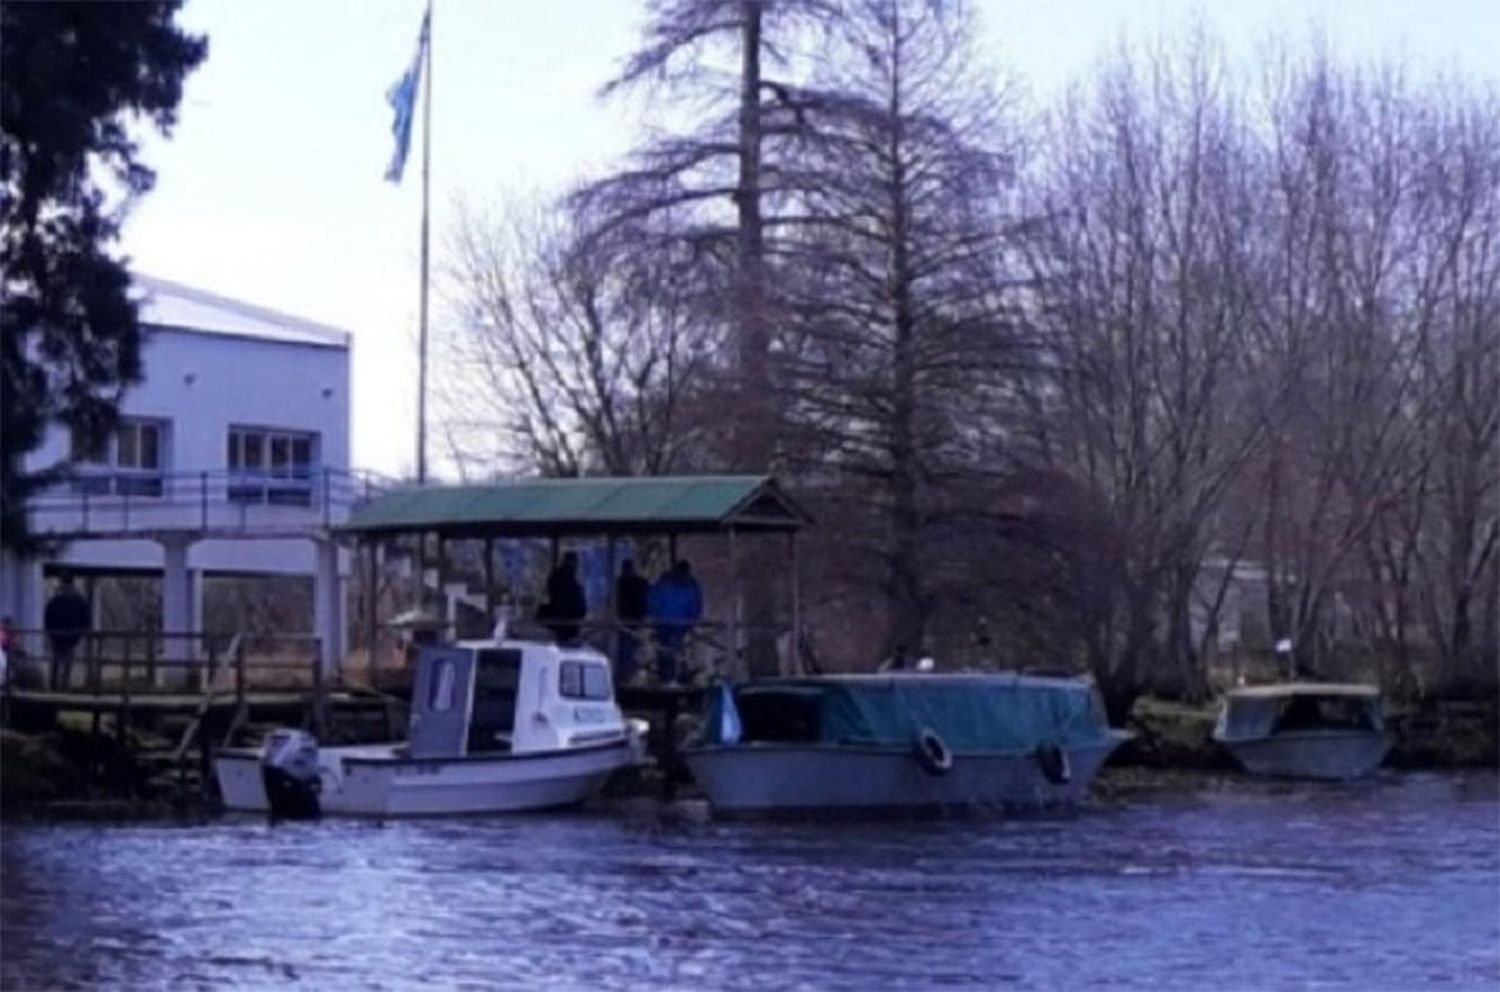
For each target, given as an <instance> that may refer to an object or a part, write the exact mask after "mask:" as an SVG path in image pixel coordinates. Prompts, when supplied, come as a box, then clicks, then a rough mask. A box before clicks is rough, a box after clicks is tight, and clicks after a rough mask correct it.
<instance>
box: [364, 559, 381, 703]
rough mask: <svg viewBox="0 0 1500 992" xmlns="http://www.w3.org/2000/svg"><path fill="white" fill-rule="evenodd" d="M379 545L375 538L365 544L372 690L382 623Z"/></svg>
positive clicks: (368, 650) (368, 663)
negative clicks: (379, 614)
mask: <svg viewBox="0 0 1500 992" xmlns="http://www.w3.org/2000/svg"><path fill="white" fill-rule="evenodd" d="M378 551H379V548H378V545H377V544H376V541H375V539H374V538H371V539H370V540H367V541H366V542H365V552H366V555H365V607H366V609H367V610H368V611H369V617H368V626H369V635H370V640H369V642H368V645H367V654H366V657H365V661H366V663H367V665H366V667H368V668H369V672H370V676H369V677H370V688H371V689H373V688H375V666H376V650H377V648H378V647H379V644H378V642H379V640H380V622H379V619H378V618H377V616H376V614H377V613H378V612H379V611H380V561H379V557H378Z"/></svg>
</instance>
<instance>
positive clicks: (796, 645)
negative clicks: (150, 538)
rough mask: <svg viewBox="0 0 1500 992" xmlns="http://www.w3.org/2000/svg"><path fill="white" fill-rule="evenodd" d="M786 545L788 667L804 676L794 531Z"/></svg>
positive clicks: (799, 590) (798, 571)
mask: <svg viewBox="0 0 1500 992" xmlns="http://www.w3.org/2000/svg"><path fill="white" fill-rule="evenodd" d="M787 544H788V546H789V551H790V553H791V559H792V561H791V567H792V651H791V655H792V656H791V666H790V667H791V670H792V674H793V675H802V674H805V673H804V672H803V671H802V575H801V570H800V569H799V567H798V564H799V563H798V558H797V532H796V531H792V532H791V534H790V535H788V537H787Z"/></svg>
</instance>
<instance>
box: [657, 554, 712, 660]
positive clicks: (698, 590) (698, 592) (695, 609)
mask: <svg viewBox="0 0 1500 992" xmlns="http://www.w3.org/2000/svg"><path fill="white" fill-rule="evenodd" d="M649 598H650V603H649V605H650V609H651V618H652V619H653V620H654V621H655V622H656V661H657V672H658V674H659V675H660V677H661V680H662V682H663V683H664V684H667V685H672V684H675V683H676V682H677V678H678V675H679V662H680V660H681V654H682V645H683V642H684V641H686V640H687V636H688V634H689V633H691V632H692V629H693V627H694V626H695V625H696V624H697V623H698V621H699V620H700V619H702V617H703V588H702V587H701V586H699V585H698V580H697V579H696V578H694V576H693V570H692V567H691V566H690V565H689V564H688V563H687V561H686V560H679V561H678V562H677V563H676V564H675V565H673V566H672V570H671V571H670V572H668V573H667V574H666V575H663V576H662V577H661V578H660V579H657V580H656V584H655V585H654V586H652V587H651V594H650V597H649Z"/></svg>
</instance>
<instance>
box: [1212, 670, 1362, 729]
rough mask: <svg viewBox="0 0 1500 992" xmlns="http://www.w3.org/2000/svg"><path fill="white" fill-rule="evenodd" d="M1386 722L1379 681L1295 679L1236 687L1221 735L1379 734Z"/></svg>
mask: <svg viewBox="0 0 1500 992" xmlns="http://www.w3.org/2000/svg"><path fill="white" fill-rule="evenodd" d="M1382 725H1383V717H1382V714H1381V706H1380V690H1379V689H1378V688H1377V687H1375V686H1373V685H1354V684H1339V683H1317V682H1292V683H1287V684H1284V685H1262V686H1249V687H1244V688H1239V689H1232V690H1230V691H1229V692H1228V693H1226V694H1225V697H1224V708H1223V710H1222V711H1221V712H1220V714H1219V726H1218V727H1217V729H1216V734H1217V736H1218V737H1219V739H1220V740H1230V741H1233V740H1252V739H1258V738H1266V737H1274V736H1276V735H1278V734H1283V733H1294V732H1301V731H1328V730H1353V731H1373V732H1375V733H1379V732H1380V731H1381V728H1382Z"/></svg>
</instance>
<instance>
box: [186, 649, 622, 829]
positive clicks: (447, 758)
mask: <svg viewBox="0 0 1500 992" xmlns="http://www.w3.org/2000/svg"><path fill="white" fill-rule="evenodd" d="M645 729H646V726H645V723H644V722H643V721H639V720H631V721H627V720H626V719H625V717H624V714H623V713H622V712H621V711H620V708H619V706H618V705H617V704H616V702H615V698H614V687H613V685H612V682H611V677H610V666H609V662H608V660H607V659H606V658H605V657H604V656H603V655H601V654H599V653H598V652H597V651H594V650H591V649H589V648H584V647H562V646H559V645H556V644H550V643H540V642H532V641H524V640H508V639H505V636H504V633H503V631H497V637H496V639H495V640H492V641H477V642H463V643H460V644H457V645H454V646H442V647H429V648H424V649H423V650H422V653H421V654H420V655H419V657H418V659H417V670H416V674H415V678H414V679H413V682H412V709H411V726H410V732H409V736H408V739H407V740H406V741H402V742H393V743H386V744H368V745H353V746H342V747H319V746H318V743H317V741H316V740H314V739H313V738H312V736H311V735H309V734H307V733H305V732H303V731H300V730H288V729H284V730H277V731H274V732H273V733H272V734H270V735H268V737H267V739H266V741H265V743H264V744H263V746H262V747H259V748H226V749H224V750H221V751H219V752H218V753H217V754H216V755H215V756H214V768H215V772H216V774H217V777H218V781H219V789H220V791H221V793H222V794H223V798H224V805H225V807H226V808H228V809H231V810H245V811H254V812H270V813H273V814H276V815H283V816H309V815H317V814H319V813H329V814H346V815H353V816H376V817H387V816H433V815H456V814H473V813H497V812H509V811H518V810H535V809H546V808H552V807H562V806H571V805H576V804H578V803H581V802H583V801H584V800H586V799H588V798H589V797H590V796H592V795H594V794H595V793H596V792H597V791H598V790H599V789H600V788H601V787H602V786H603V785H604V783H605V781H606V780H607V779H608V778H609V776H610V775H611V774H612V773H613V772H614V771H615V770H616V769H618V768H622V767H625V766H627V765H631V764H634V763H637V762H639V761H640V760H641V759H642V754H643V748H644V734H645Z"/></svg>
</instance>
